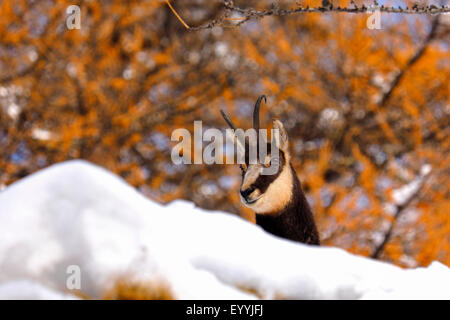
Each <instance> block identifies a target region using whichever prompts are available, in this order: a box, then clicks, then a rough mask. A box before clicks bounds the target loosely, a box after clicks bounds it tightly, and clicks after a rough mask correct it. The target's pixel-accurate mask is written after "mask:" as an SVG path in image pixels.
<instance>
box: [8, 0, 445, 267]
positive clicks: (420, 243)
mask: <svg viewBox="0 0 450 320" xmlns="http://www.w3.org/2000/svg"><path fill="white" fill-rule="evenodd" d="M355 2H356V3H357V5H362V4H363V2H361V1H355ZM378 2H379V3H380V5H381V4H385V5H396V6H397V5H402V6H405V5H408V6H410V7H411V6H412V5H413V2H412V1H391V2H386V1H378ZM333 3H334V4H335V5H342V6H347V5H350V4H349V3H350V1H346V0H342V1H337V0H333ZM418 3H419V4H420V5H431V4H435V5H439V6H440V5H441V4H447V3H441V2H432V1H422V2H420V1H419V2H418ZM73 4H77V5H79V6H80V8H81V29H80V30H77V29H74V30H68V29H67V27H66V18H67V14H66V8H67V7H68V6H69V5H73ZM171 4H172V5H173V7H174V8H175V9H176V11H177V12H178V13H179V14H180V16H181V17H182V18H183V20H184V21H185V22H186V23H187V24H189V25H190V26H201V25H204V24H207V23H208V22H210V21H212V20H214V19H216V18H218V17H221V16H223V14H224V13H225V9H224V7H223V3H222V1H220V0H218V1H216V0H191V1H179V0H178V1H174V0H172V1H171ZM296 4H301V5H303V6H307V5H309V6H319V5H320V1H319V0H305V1H297V2H295V1H294V0H290V1H288V0H286V1H273V0H272V1H262V0H260V1H235V5H237V6H240V7H244V8H248V7H254V8H258V9H264V8H273V7H274V6H276V7H279V8H292V7H295V6H296ZM365 4H366V5H369V4H371V3H365ZM368 16H369V15H368V14H346V13H311V14H296V15H289V16H282V17H270V16H269V17H265V18H262V19H251V20H249V21H247V22H246V23H243V24H241V25H239V26H234V25H235V24H237V23H238V22H239V21H240V20H239V18H240V16H239V14H237V13H233V14H232V15H231V18H233V19H236V20H229V22H228V24H227V23H224V24H221V25H220V26H214V27H211V28H205V29H201V30H196V31H192V30H187V29H186V28H185V27H184V26H183V24H182V23H181V22H180V20H178V18H177V17H176V16H175V15H174V13H173V12H172V11H171V10H170V8H169V7H168V6H167V4H166V3H165V2H164V1H155V0H153V1H144V0H141V1H139V0H134V1H113V0H111V1H106V0H105V1H87V0H86V1H63V0H58V1H56V0H55V1H51V0H39V1H37V0H35V1H31V0H28V1H27V0H17V1H12V0H3V1H2V2H1V3H0V190H1V189H4V188H5V187H6V186H8V185H9V184H11V183H13V182H14V181H16V180H18V179H21V178H22V177H25V176H27V175H29V174H31V173H33V172H35V171H37V170H40V169H42V168H45V167H47V166H49V165H51V164H53V163H56V162H61V161H65V160H69V159H76V158H83V159H86V160H88V161H91V162H93V163H96V164H98V165H101V166H103V167H106V168H107V169H109V170H112V171H113V172H115V173H117V174H118V175H120V176H122V177H123V178H124V179H125V180H127V181H128V182H129V183H130V184H132V185H133V186H135V187H136V188H138V189H139V190H140V191H141V192H142V193H143V194H145V195H146V196H147V197H149V198H150V199H153V200H155V201H157V202H161V203H167V202H169V201H171V200H174V199H186V200H190V201H193V202H194V203H195V204H196V205H197V206H199V207H202V208H206V209H211V210H224V211H228V212H231V213H234V214H237V215H240V216H242V217H243V218H244V219H247V220H250V221H253V219H254V217H253V215H252V212H251V211H250V210H248V209H246V208H244V207H243V206H242V205H241V203H240V200H239V196H238V188H239V184H240V179H241V176H240V170H239V168H238V167H237V166H235V165H174V164H173V163H172V161H171V157H170V152H171V148H172V147H173V146H174V145H175V144H176V142H171V141H170V137H171V133H172V131H173V130H174V129H177V128H187V129H188V130H190V131H191V132H192V130H193V122H194V120H202V121H203V129H207V128H211V127H215V128H221V129H225V128H226V125H225V123H224V121H223V119H222V118H221V116H220V114H219V109H220V108H223V109H226V110H228V113H229V114H230V115H231V116H232V118H233V119H234V121H235V122H236V124H237V125H238V126H239V127H242V128H248V127H250V125H251V113H252V108H253V104H254V102H255V100H256V98H257V97H258V96H259V95H260V94H266V95H267V96H268V101H267V104H264V105H263V106H262V113H261V119H262V122H263V123H264V124H267V125H268V124H270V120H271V119H272V118H278V119H280V120H281V121H283V123H284V124H285V127H286V128H287V130H288V132H289V136H290V143H291V152H292V154H293V157H292V158H293V159H292V160H293V165H294V167H295V168H296V170H297V173H298V175H299V177H300V180H301V181H302V184H303V188H304V190H305V192H306V194H307V196H308V200H309V202H310V204H311V206H312V208H313V211H314V212H315V218H316V221H317V224H318V228H319V230H320V233H321V238H322V243H323V244H324V245H329V246H338V247H341V248H343V249H346V250H348V251H350V252H353V253H358V254H362V255H365V256H371V257H373V258H377V259H381V260H386V261H390V262H393V263H395V264H397V265H400V266H403V267H415V266H422V265H428V264H429V263H430V262H431V261H432V260H439V261H441V262H443V263H445V264H447V265H450V197H449V195H450V181H449V180H450V157H449V151H450V139H449V135H450V125H449V124H450V99H449V91H450V90H449V80H450V79H449V78H450V54H449V40H450V32H449V31H450V16H449V15H448V14H447V15H441V16H440V17H439V18H436V16H431V15H423V14H422V15H403V14H385V13H382V14H381V27H382V29H381V30H370V29H368V28H367V26H366V20H367V18H368ZM0 192H1V191H0Z"/></svg>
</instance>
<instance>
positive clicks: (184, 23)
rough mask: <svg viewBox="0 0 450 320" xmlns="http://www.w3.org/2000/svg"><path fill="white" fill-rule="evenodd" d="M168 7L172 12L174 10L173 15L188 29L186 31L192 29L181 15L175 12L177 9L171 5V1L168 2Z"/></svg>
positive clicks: (167, 0)
mask: <svg viewBox="0 0 450 320" xmlns="http://www.w3.org/2000/svg"><path fill="white" fill-rule="evenodd" d="M166 3H167V5H168V6H169V8H170V10H172V12H173V14H174V15H175V16H176V17H177V18H178V20H180V22H181V23H182V24H183V25H184V26H185V27H186V29H190V27H189V26H188V25H187V23H186V22H184V20H183V19H182V18H181V17H180V15H179V14H178V13H177V12H176V11H175V9H174V8H173V7H172V5H171V4H170V2H169V0H166Z"/></svg>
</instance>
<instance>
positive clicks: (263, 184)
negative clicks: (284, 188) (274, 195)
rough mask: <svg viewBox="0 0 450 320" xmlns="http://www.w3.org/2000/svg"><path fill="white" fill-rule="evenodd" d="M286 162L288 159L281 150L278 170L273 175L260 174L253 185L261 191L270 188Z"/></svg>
mask: <svg viewBox="0 0 450 320" xmlns="http://www.w3.org/2000/svg"><path fill="white" fill-rule="evenodd" d="M285 164H286V159H285V157H284V153H283V151H281V150H280V165H279V166H278V171H277V173H275V174H272V175H260V176H259V177H258V179H256V181H255V182H254V183H253V184H252V185H251V186H252V187H253V188H255V189H259V191H260V192H261V193H264V192H266V190H267V188H269V186H270V184H271V183H272V182H274V181H275V180H276V179H277V178H278V176H279V175H280V174H281V171H282V170H283V167H284V166H285Z"/></svg>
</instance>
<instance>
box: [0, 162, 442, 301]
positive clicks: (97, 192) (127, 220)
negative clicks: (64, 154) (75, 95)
mask: <svg viewBox="0 0 450 320" xmlns="http://www.w3.org/2000/svg"><path fill="white" fill-rule="evenodd" d="M70 266H78V267H79V269H80V271H81V273H80V278H81V283H80V284H81V287H80V288H79V289H78V290H77V291H72V290H71V289H69V287H68V286H67V280H68V277H70V276H71V275H70V274H69V273H68V268H70ZM121 279H127V280H130V281H132V282H133V283H140V284H142V285H143V286H147V287H152V286H154V287H158V286H159V285H164V286H166V287H167V288H169V289H168V290H169V291H170V294H171V296H172V297H173V298H176V299H255V298H265V299H272V298H285V299H391V298H392V299H397V298H411V299H421V298H441V299H449V298H450V290H449V289H448V288H450V270H449V268H448V267H446V266H444V265H442V264H440V263H438V262H434V263H432V264H431V265H430V266H429V267H427V268H419V269H410V270H403V269H400V268H398V267H396V266H393V265H390V264H387V263H382V262H379V261H373V260H370V259H367V258H363V257H359V256H355V255H351V254H349V253H347V252H345V251H344V250H341V249H338V248H330V247H310V246H306V245H302V244H297V243H294V242H291V241H287V240H283V239H279V238H276V237H274V236H272V235H270V234H267V233H266V232H264V231H263V230H262V229H260V228H259V227H258V226H255V225H253V224H250V223H248V222H246V221H244V220H242V219H241V218H239V217H236V216H233V215H231V214H228V213H224V212H218V211H215V212H210V211H205V210H202V209H199V208H196V207H195V206H194V205H193V204H192V203H190V202H186V201H174V202H172V203H170V204H169V205H166V206H163V205H160V204H157V203H154V202H152V201H150V200H148V199H147V198H145V197H144V196H142V195H141V194H139V193H138V192H137V191H136V190H135V189H133V188H132V187H131V186H129V185H127V184H126V182H125V181H123V180H122V179H121V178H119V177H117V176H115V175H114V174H112V173H110V172H108V171H106V170H104V169H102V168H100V167H97V166H95V165H92V164H89V163H87V162H84V161H70V162H65V163H61V164H57V165H53V166H51V167H49V168H47V169H45V170H42V171H40V172H38V173H36V174H33V175H31V176H29V177H26V178H24V179H22V180H21V181H19V182H17V183H14V184H12V185H10V186H9V187H7V188H6V189H5V190H4V191H2V192H0V299H6V298H12V299H15V298H25V299H41V298H48V299H71V298H76V297H89V298H103V297H105V295H106V294H107V292H108V291H109V290H111V289H112V288H113V287H114V286H115V284H117V283H118V282H119V281H120V280H121Z"/></svg>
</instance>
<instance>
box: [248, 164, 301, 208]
mask: <svg viewBox="0 0 450 320" xmlns="http://www.w3.org/2000/svg"><path fill="white" fill-rule="evenodd" d="M244 181H245V180H244ZM292 187H293V177H292V172H291V168H290V166H289V164H285V165H284V167H283V169H282V171H281V173H280V175H279V176H278V178H277V179H275V181H273V182H272V183H271V184H270V185H269V187H268V188H267V190H266V192H264V193H263V194H262V195H260V194H259V190H258V196H259V197H260V198H259V199H258V200H257V201H256V202H255V203H250V204H248V203H246V202H245V201H242V202H243V204H244V205H245V206H246V207H248V208H250V209H253V210H254V211H255V212H256V213H257V214H276V213H277V212H279V211H280V210H282V209H283V208H284V207H285V206H286V205H287V204H288V203H289V201H290V200H291V197H292ZM243 190H245V189H243ZM251 198H253V199H254V198H257V197H256V196H253V193H252V197H251Z"/></svg>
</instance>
